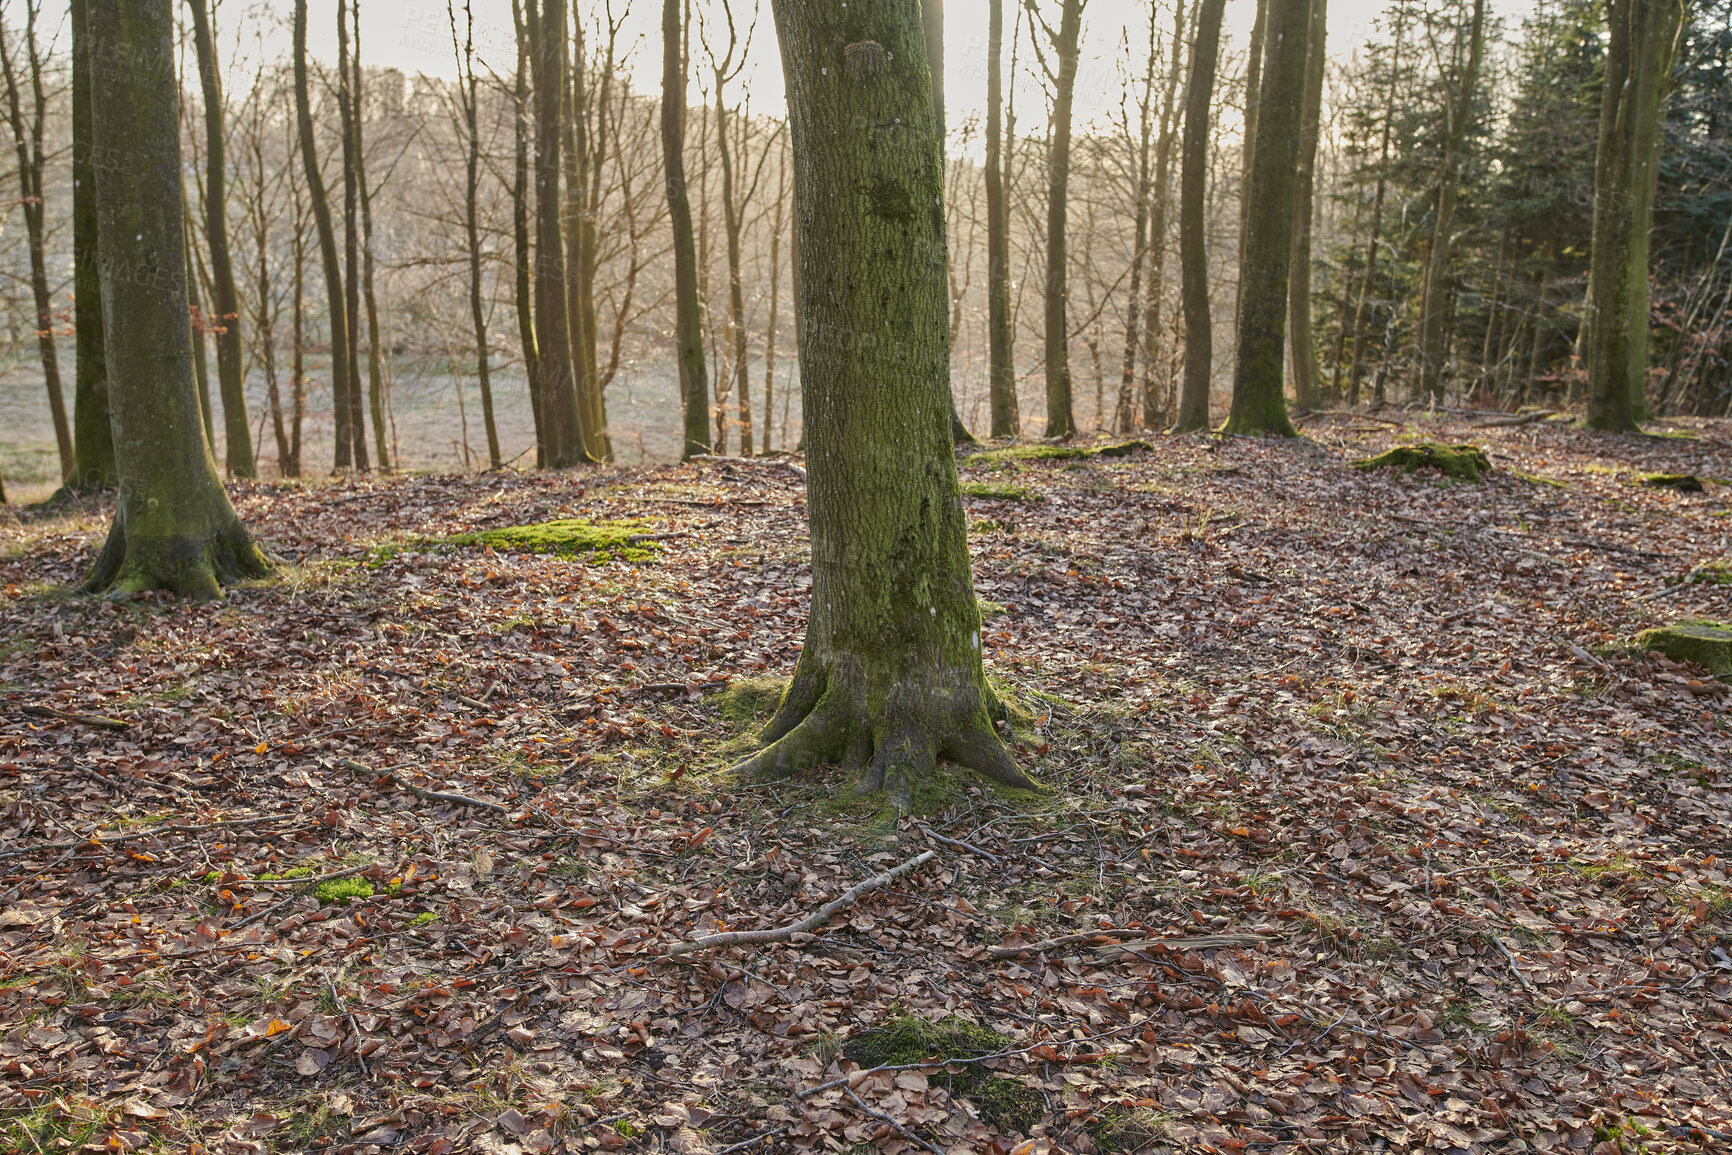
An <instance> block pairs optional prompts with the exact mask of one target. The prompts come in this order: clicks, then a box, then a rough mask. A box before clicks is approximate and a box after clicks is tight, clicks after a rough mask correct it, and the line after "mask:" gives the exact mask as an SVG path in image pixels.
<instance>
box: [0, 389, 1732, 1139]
mask: <svg viewBox="0 0 1732 1155" xmlns="http://www.w3.org/2000/svg"><path fill="white" fill-rule="evenodd" d="M1303 428H1304V429H1305V430H1306V432H1307V433H1308V435H1309V436H1308V438H1307V439H1305V440H1303V441H1299V442H1293V443H1273V442H1259V441H1253V440H1243V439H1228V440H1214V439H1210V438H1207V437H1191V438H1177V439H1164V440H1160V441H1158V442H1157V443H1156V444H1155V446H1154V447H1153V448H1152V449H1151V450H1149V451H1147V452H1137V453H1134V454H1131V455H1129V456H1125V457H1117V458H1106V457H1098V456H1090V457H1082V458H1075V459H1039V458H1023V459H1017V458H1015V457H1012V458H1011V459H1009V460H1004V459H1000V460H997V461H988V460H983V459H980V458H972V459H969V460H968V461H966V462H965V464H964V469H963V475H964V480H965V481H969V482H975V483H982V484H984V485H986V486H990V487H997V488H995V489H993V490H992V492H997V493H1000V494H1002V495H1004V496H1000V497H980V496H971V497H969V498H968V506H969V516H970V522H971V529H972V533H971V538H972V545H973V549H974V556H975V566H976V575H977V583H978V589H979V595H980V597H981V599H982V605H983V608H984V609H985V610H986V611H987V613H988V617H987V619H986V638H985V641H986V651H987V663H988V668H989V670H990V671H991V672H992V673H993V674H995V675H996V676H997V677H999V678H1000V679H1002V682H1003V684H1004V685H1005V686H1006V687H1007V690H1008V691H1009V692H1010V694H1011V696H1012V697H1013V698H1016V699H1019V700H1020V701H1021V702H1022V704H1023V705H1024V706H1025V707H1026V709H1027V711H1028V715H1027V717H1026V718H1025V719H1024V722H1025V726H1024V728H1023V729H1022V730H1021V731H1020V732H1019V733H1018V735H1017V738H1016V741H1017V744H1018V747H1019V750H1020V751H1021V761H1022V764H1023V765H1024V766H1025V767H1027V769H1028V770H1029V771H1030V772H1031V773H1033V774H1034V775H1035V776H1036V777H1037V778H1038V779H1039V780H1040V782H1041V783H1042V784H1043V790H1042V791H1041V792H1038V793H1030V792H1021V793H1018V792H1004V791H1000V790H997V789H995V788H993V787H990V786H987V785H984V784H982V783H980V782H978V781H976V780H973V779H972V778H967V777H963V776H960V775H952V774H950V773H949V772H944V773H942V774H941V775H940V776H939V777H938V778H936V779H935V780H933V781H932V782H931V783H930V784H929V785H928V786H927V787H926V788H924V789H922V790H921V791H920V792H919V793H918V795H917V799H916V802H917V807H918V809H919V813H917V814H914V815H896V814H893V813H884V812H881V811H879V810H877V809H875V808H874V806H873V805H872V804H871V803H870V802H861V801H858V800H854V799H852V798H851V797H850V795H849V794H848V791H847V789H846V785H845V784H844V783H842V782H840V781H838V778H837V776H836V774H835V773H834V772H833V771H829V770H826V769H823V768H820V769H819V770H817V771H815V772H813V773H812V774H811V775H809V776H807V777H803V778H797V779H794V780H790V781H786V782H782V783H777V784H769V785H750V784H745V783H740V782H736V781H732V780H730V779H729V778H728V777H727V776H726V775H725V774H724V773H723V772H722V771H723V768H724V767H725V766H726V765H727V763H728V761H729V758H730V756H733V755H737V753H738V752H739V751H740V750H741V749H742V748H743V747H744V744H745V740H746V736H747V735H748V734H749V733H750V731H751V728H752V726H753V725H754V724H755V723H756V722H757V721H759V720H761V719H762V718H763V717H764V716H765V711H766V710H767V708H768V706H769V704H770V703H771V701H772V700H773V694H774V692H775V687H776V685H777V683H776V682H775V681H774V679H776V678H779V677H783V676H785V675H786V674H787V673H788V672H789V671H790V670H791V668H792V666H793V663H794V658H795V655H796V652H797V650H798V646H799V640H800V637H801V633H802V628H803V621H804V614H805V610H806V603H807V596H808V590H809V584H810V581H809V576H808V570H807V560H806V559H807V546H806V524H805V509H804V489H803V485H802V483H801V482H800V479H799V477H798V476H796V475H795V473H794V472H793V471H792V470H789V469H787V468H785V467H783V466H780V465H777V464H773V463H763V462H759V463H718V462H708V463H702V464H693V465H686V466H658V467H636V468H605V469H592V470H584V471H573V472H568V473H560V474H547V475H537V474H531V473H524V474H502V475H491V476H466V477H455V476H421V477H396V478H377V477H368V478H348V479H342V480H335V481H329V482H320V483H316V484H259V485H235V486H233V487H232V491H233V492H234V493H235V494H236V500H237V504H238V506H239V508H240V510H241V512H242V514H243V516H244V517H245V518H246V519H247V521H248V522H249V523H250V524H251V525H252V526H253V527H254V528H255V529H256V531H257V532H258V534H259V535H260V536H261V537H262V539H263V540H265V541H266V542H267V543H269V545H270V547H271V548H272V549H273V550H274V551H275V552H276V553H277V554H278V555H279V556H280V557H281V558H283V559H284V564H283V566H282V571H281V575H280V577H279V578H278V579H276V580H274V581H271V582H267V583H260V584H256V585H249V586H245V587H242V588H239V589H237V590H235V591H233V594H232V596H231V597H230V598H229V599H228V600H227V601H226V602H223V603H219V604H212V605H202V606H200V605H192V604H186V603H176V602H174V601H173V599H170V598H167V597H163V598H144V599H138V600H134V601H131V602H114V601H109V600H98V599H91V598H87V597H83V596H79V595H76V594H74V593H71V592H68V588H67V587H68V586H69V584H71V583H75V582H76V581H77V580H78V579H79V578H80V576H81V575H82V573H83V572H84V571H85V570H86V569H87V568H88V566H89V564H90V562H91V560H92V558H93V556H94V554H95V551H96V549H97V547H98V545H99V543H100V539H101V534H102V531H103V527H104V525H105V523H106V517H107V511H106V510H105V509H102V508H97V507H91V508H87V509H85V510H82V511H72V512H69V513H61V514H56V515H53V516H47V515H40V514H37V515H28V516H27V517H25V518H24V519H23V520H19V519H18V518H17V516H16V514H15V513H13V512H12V511H0V702H3V703H4V709H3V711H0V1072H3V1077H0V1149H5V1150H7V1151H36V1152H49V1151H55V1150H70V1149H78V1148H84V1149H88V1150H97V1149H104V1150H108V1151H115V1152H118V1151H125V1150H139V1149H145V1150H161V1151H168V1150H174V1151H194V1152H197V1151H203V1152H213V1153H223V1155H242V1153H252V1152H264V1151H267V1150H269V1151H307V1150H322V1151H330V1152H332V1153H333V1155H348V1153H350V1152H356V1153H361V1152H365V1153H373V1152H380V1151H385V1150H402V1151H409V1152H417V1153H425V1155H445V1153H447V1152H452V1151H466V1150H477V1151H488V1152H535V1153H541V1152H547V1151H552V1150H559V1149H562V1148H563V1149H568V1150H572V1151H576V1150H579V1149H602V1150H616V1149H629V1150H668V1151H681V1152H705V1151H708V1152H712V1153H715V1155H720V1153H721V1152H724V1151H734V1152H748V1153H755V1152H762V1151H790V1150H804V1149H827V1150H855V1151H870V1150H874V1149H876V1150H881V1151H887V1152H899V1151H927V1150H931V1151H946V1152H965V1151H989V1152H996V1153H998V1155H1003V1153H1004V1152H1007V1151H1010V1150H1012V1149H1015V1150H1017V1151H1020V1152H1025V1153H1026V1152H1040V1151H1046V1150H1052V1151H1061V1150H1062V1151H1069V1152H1077V1153H1086V1152H1091V1151H1106V1150H1120V1151H1131V1150H1148V1151H1174V1152H1200V1151H1212V1152H1240V1151H1249V1152H1258V1153H1261V1152H1296V1151H1323V1150H1330V1151H1339V1150H1353V1151H1368V1152H1369V1151H1389V1152H1405V1151H1417V1150H1420V1149H1425V1148H1430V1149H1435V1150H1442V1151H1456V1152H1473V1153H1481V1152H1486V1153H1489V1152H1503V1151H1538V1152H1556V1153H1559V1155H1577V1153H1580V1155H1589V1153H1592V1152H1599V1153H1601V1155H1606V1153H1609V1152H1635V1151H1644V1152H1683V1151H1715V1150H1717V1151H1722V1152H1723V1151H1726V1150H1728V1149H1732V953H1729V952H1732V879H1729V878H1728V858H1732V832H1729V820H1732V721H1729V714H1728V709H1727V697H1728V687H1727V686H1725V685H1723V684H1721V683H1719V682H1716V681H1715V680H1713V679H1712V678H1711V677H1709V676H1708V675H1707V674H1705V673H1704V671H1702V670H1700V669H1696V668H1692V667H1688V666H1684V665H1680V664H1676V663H1673V662H1670V661H1668V660H1666V659H1663V658H1660V657H1658V656H1657V655H1641V654H1632V653H1629V652H1627V651H1623V650H1620V649H1619V648H1618V643H1619V642H1620V640H1622V639H1626V638H1628V637H1629V636H1630V635H1631V634H1633V633H1634V632H1635V631H1637V630H1639V629H1641V628H1643V627H1646V626H1649V625H1653V624H1657V623H1663V622H1666V621H1669V620H1672V619H1674V618H1677V617H1681V616H1690V615H1696V616H1708V617H1719V618H1725V617H1728V616H1732V609H1729V603H1732V584H1727V582H1728V581H1729V580H1732V575H1728V571H1727V569H1726V559H1727V558H1728V556H1729V555H1732V422H1709V421H1692V422H1679V423H1675V424H1673V425H1670V426H1667V427H1666V428H1669V429H1670V433H1669V434H1667V435H1665V436H1646V437H1604V436H1598V435H1593V434H1589V433H1585V432H1583V431H1581V430H1579V429H1577V428H1574V427H1567V426H1554V425H1550V424H1546V423H1533V424H1528V425H1525V426H1519V427H1500V428H1488V427H1486V426H1485V425H1483V424H1477V423H1475V422H1473V421H1470V420H1455V421H1450V422H1436V423H1433V422H1417V423H1416V424H1415V426H1414V427H1413V428H1410V429H1408V430H1406V431H1403V430H1400V429H1398V428H1396V427H1395V426H1394V425H1392V424H1384V423H1380V422H1378V421H1376V420H1374V419H1370V420H1368V419H1366V418H1362V417H1328V416H1325V417H1320V418H1316V419H1313V420H1311V421H1309V422H1307V423H1306V424H1305V425H1304V426H1303ZM1416 434H1418V435H1423V436H1426V437H1430V438H1435V439H1438V440H1445V441H1451V442H1465V441H1472V442H1475V443H1477V444H1479V445H1482V446H1484V447H1485V448H1486V449H1487V450H1488V451H1489V453H1490V455H1491V460H1492V462H1493V465H1494V467H1495V468H1494V470H1493V472H1492V473H1491V474H1490V475H1489V477H1488V478H1487V480H1486V481H1485V482H1484V484H1467V483H1455V482H1448V481H1444V480H1442V479H1440V478H1438V477H1437V476H1435V475H1428V474H1426V473H1423V472H1422V473H1418V474H1414V475H1411V476H1399V475H1394V474H1390V473H1385V472H1378V473H1365V472H1359V471H1355V470H1353V469H1351V468H1349V466H1348V462H1349V461H1350V460H1351V459H1353V458H1357V457H1361V456H1365V455H1367V454H1369V453H1372V452H1376V451H1379V450H1381V449H1382V448H1385V447H1386V446H1387V445H1389V444H1391V443H1392V442H1393V441H1395V440H1397V439H1399V438H1403V437H1412V436H1414V435H1416ZM1643 471H1655V472H1667V473H1684V472H1689V473H1695V474H1698V475H1699V476H1701V477H1702V478H1703V479H1704V480H1705V483H1706V485H1705V490H1704V491H1703V492H1700V493H1684V492H1678V491H1676V490H1671V489H1653V488H1646V487H1643V486H1640V485H1638V484H1636V483H1635V482H1636V480H1637V475H1638V474H1639V473H1641V472H1643ZM1711 478H1718V479H1720V480H1718V481H1714V480H1708V479H1711ZM1017 498H1023V499H1034V500H1016V499H1017ZM565 517H577V518H587V519H593V520H595V521H606V520H613V519H629V520H631V521H633V522H635V523H636V524H637V525H639V526H641V527H642V532H644V533H650V534H661V535H674V536H664V537H661V538H660V539H659V540H655V541H651V542H643V543H639V544H638V545H636V546H634V547H633V548H632V549H631V550H630V551H629V552H630V553H631V555H632V556H633V557H638V555H639V554H640V553H641V554H643V555H645V556H641V557H638V560H630V559H629V558H628V557H626V556H622V552H623V551H614V552H613V553H611V554H608V555H605V556H597V555H594V554H590V555H585V556H575V557H573V556H564V557H562V556H549V555H540V554H534V553H526V552H513V551H511V550H508V549H503V548H500V549H495V548H491V547H488V546H485V545H463V544H454V543H453V542H451V541H450V540H449V539H451V538H453V537H457V536H459V535H462V534H466V533H470V532H473V531H477V530H482V529H487V528H495V527H501V526H509V525H517V524H524V523H530V522H539V521H543V520H547V519H552V518H565ZM964 843H966V844H967V845H966V846H964V845H962V844H964ZM927 850H933V851H936V858H935V859H934V860H933V861H931V862H930V863H928V864H926V865H924V866H922V867H921V868H919V869H918V870H916V871H914V872H913V873H910V874H907V875H906V876H904V877H901V878H900V879H898V880H896V881H894V882H892V883H890V884H889V885H887V886H884V887H881V888H879V889H877V890H876V891H874V892H872V893H870V894H868V895H866V896H865V897H863V898H862V899H861V900H860V901H859V903H858V905H856V906H854V907H853V908H852V909H849V910H846V911H844V912H843V913H842V914H840V915H839V916H837V918H836V919H835V920H834V921H833V922H832V923H831V924H830V925H828V926H827V927H824V928H821V929H820V930H819V931H818V932H817V933H814V934H809V935H802V936H799V937H797V938H796V939H794V940H792V941H787V942H782V943H777V944H772V945H768V946H762V947H757V948H745V947H735V948H730V949H720V950H708V951H698V952H695V953H692V954H685V955H674V954H669V953H667V948H668V947H669V946H670V945H672V944H674V943H676V942H678V941H680V940H683V939H687V938H690V937H692V936H694V935H698V934H704V933H709V932H712V931H715V930H717V929H718V928H721V927H724V926H725V927H727V928H731V929H751V928H759V927H776V926H783V925H786V924H788V923H792V922H794V921H796V920H798V919H799V918H801V917H803V916H805V915H807V914H810V913H811V912H813V911H815V910H817V909H818V907H819V906H821V905H822V904H824V903H825V902H826V901H828V900H830V899H832V898H834V897H836V896H837V895H838V894H840V893H841V892H842V891H844V890H845V889H847V888H848V887H850V886H852V885H853V884H854V883H856V882H858V881H860V880H862V879H865V878H867V877H868V876H871V875H874V874H877V873H878V872H880V871H882V870H884V869H886V868H888V867H890V866H892V865H895V864H898V863H902V862H905V861H907V860H908V859H910V858H912V857H914V856H915V855H917V854H919V853H921V852H924V851H927ZM285 875H286V876H288V877H283V876H285ZM1252 936H1256V937H1252ZM1054 939H1060V940H1065V941H1062V942H1061V943H1060V944H1058V945H1056V946H1048V947H1037V946H1036V945H1034V944H1038V943H1045V942H1049V941H1050V940H1054ZM1024 946H1026V947H1027V948H1028V949H1026V950H1020V949H1017V948H1020V947H1024ZM937 1056H944V1057H948V1058H952V1059H956V1060H960V1061H958V1062H954V1063H952V1064H951V1065H950V1066H949V1067H948V1068H944V1067H939V1066H935V1065H931V1064H930V1063H929V1062H928V1065H927V1066H925V1068H924V1069H922V1068H921V1067H920V1066H919V1064H920V1063H922V1062H925V1061H929V1060H933V1059H934V1058H935V1057H937ZM991 1056H997V1057H991ZM886 1062H888V1063H890V1064H891V1065H899V1064H901V1063H910V1062H911V1063H914V1064H916V1066H915V1067H913V1068H910V1069H905V1070H893V1071H879V1072H876V1073H871V1074H865V1075H860V1074H856V1075H854V1076H852V1077H848V1078H844V1075H845V1074H846V1072H848V1071H849V1070H851V1069H852V1068H854V1067H855V1065H856V1063H863V1064H865V1065H866V1066H867V1067H873V1066H879V1065H884V1064H885V1063H886ZM839 1079H840V1080H842V1081H840V1082H838V1081H837V1080H839ZM1030 1140H1032V1143H1031V1142H1029V1141H1030Z"/></svg>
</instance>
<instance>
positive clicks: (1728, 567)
mask: <svg viewBox="0 0 1732 1155" xmlns="http://www.w3.org/2000/svg"><path fill="white" fill-rule="evenodd" d="M1686 580H1688V581H1693V582H1696V583H1698V584H1700V585H1708V586H1732V558H1726V557H1719V558H1715V559H1714V560H1713V561H1705V562H1703V563H1702V564H1701V565H1699V566H1697V567H1696V568H1695V569H1693V570H1691V571H1690V574H1689V577H1688V578H1687V579H1686Z"/></svg>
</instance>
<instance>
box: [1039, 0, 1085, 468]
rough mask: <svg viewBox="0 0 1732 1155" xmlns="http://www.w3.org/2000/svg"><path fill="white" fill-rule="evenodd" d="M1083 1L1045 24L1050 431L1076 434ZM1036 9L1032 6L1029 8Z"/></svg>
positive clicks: (1066, 2)
mask: <svg viewBox="0 0 1732 1155" xmlns="http://www.w3.org/2000/svg"><path fill="white" fill-rule="evenodd" d="M1083 4H1084V0H1063V7H1062V8H1061V10H1060V13H1059V26H1058V28H1057V30H1056V31H1055V30H1053V29H1052V27H1051V26H1050V25H1046V24H1045V21H1044V20H1042V21H1041V23H1042V24H1043V25H1044V26H1045V30H1046V31H1047V33H1048V35H1049V36H1050V38H1051V42H1052V53H1053V56H1054V57H1055V58H1056V60H1057V64H1058V67H1057V68H1056V69H1052V70H1050V74H1051V76H1052V79H1053V98H1052V142H1051V144H1050V146H1049V147H1050V150H1051V151H1050V152H1049V153H1048V155H1047V185H1046V435H1047V436H1048V437H1071V436H1073V435H1075V433H1076V431H1077V429H1076V418H1075V417H1074V416H1073V415H1072V412H1071V378H1070V349H1069V344H1070V333H1069V328H1068V326H1069V324H1070V318H1069V313H1070V310H1069V307H1068V306H1069V304H1070V294H1069V290H1068V287H1067V281H1068V277H1069V269H1068V267H1067V262H1068V260H1069V257H1068V252H1067V248H1066V244H1065V215H1066V213H1067V211H1068V210H1069V207H1070V137H1071V106H1072V103H1073V101H1074V99H1075V94H1076V74H1077V49H1078V41H1079V40H1081V38H1082V10H1083ZM1031 11H1032V9H1031Z"/></svg>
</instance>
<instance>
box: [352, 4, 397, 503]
mask: <svg viewBox="0 0 1732 1155" xmlns="http://www.w3.org/2000/svg"><path fill="white" fill-rule="evenodd" d="M350 15H351V17H352V19H353V25H352V27H353V28H354V33H355V42H354V53H353V55H352V57H351V65H352V68H353V71H354V76H355V79H354V85H353V95H354V101H355V192H356V194H357V196H358V197H359V198H360V202H361V300H362V303H363V304H364V305H365V306H366V309H367V409H368V416H370V417H371V418H372V421H373V456H374V458H375V459H376V460H377V461H378V463H379V468H380V470H381V471H383V472H387V473H388V472H390V470H391V453H390V451H389V449H388V447H387V445H386V443H385V433H386V430H385V376H384V371H383V365H382V361H381V352H380V348H379V339H380V332H379V299H378V296H377V295H376V294H375V293H374V291H373V265H374V262H373V190H372V189H370V188H368V187H367V148H366V135H365V127H366V112H365V110H364V109H363V108H362V102H363V100H364V99H365V89H364V87H363V84H362V72H361V4H360V0H355V6H354V8H353V9H352V10H351V13H350ZM356 376H357V379H359V374H357V375H356Z"/></svg>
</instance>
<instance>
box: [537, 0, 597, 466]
mask: <svg viewBox="0 0 1732 1155" xmlns="http://www.w3.org/2000/svg"><path fill="white" fill-rule="evenodd" d="M538 2H539V11H538V10H537V6H538ZM526 12H527V15H528V31H529V67H530V76H531V87H532V89H533V91H534V97H535V158H534V159H535V164H534V173H535V255H536V260H535V302H536V311H535V312H536V317H535V335H536V340H537V342H538V348H537V350H536V352H537V354H538V355H539V357H540V368H541V378H542V391H543V396H544V398H545V403H546V410H547V412H546V416H545V421H546V431H547V435H548V444H549V453H548V458H547V464H548V466H549V467H550V468H553V469H563V468H565V467H567V466H572V465H577V464H579V463H580V462H582V461H584V460H585V453H584V446H583V435H582V424H581V418H580V415H579V413H578V407H577V387H576V383H575V382H574V381H573V380H572V372H571V332H570V328H569V324H568V321H567V317H566V300H565V270H564V265H565V262H564V260H562V255H563V254H562V251H561V232H560V222H559V216H560V199H559V164H560V161H559V154H560V106H561V105H562V104H563V103H564V94H565V41H566V32H565V0H528V3H527V5H526Z"/></svg>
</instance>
